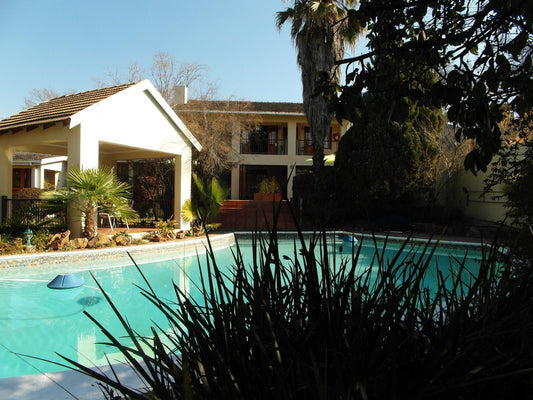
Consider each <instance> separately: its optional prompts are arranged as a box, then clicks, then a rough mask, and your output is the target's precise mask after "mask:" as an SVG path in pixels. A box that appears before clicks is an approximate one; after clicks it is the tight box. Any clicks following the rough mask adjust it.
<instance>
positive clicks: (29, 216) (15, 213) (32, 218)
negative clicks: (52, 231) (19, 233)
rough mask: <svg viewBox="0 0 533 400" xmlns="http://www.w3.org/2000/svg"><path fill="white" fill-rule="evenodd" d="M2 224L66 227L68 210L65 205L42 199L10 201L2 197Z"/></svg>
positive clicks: (0, 220)
mask: <svg viewBox="0 0 533 400" xmlns="http://www.w3.org/2000/svg"><path fill="white" fill-rule="evenodd" d="M0 215H1V219H0V222H1V223H7V222H9V221H11V222H12V223H17V224H21V225H33V226H35V225H44V224H46V223H48V222H50V223H54V224H58V225H66V216H67V210H66V205H65V204H64V203H53V202H50V201H45V200H42V199H9V198H7V196H2V201H1V213H0Z"/></svg>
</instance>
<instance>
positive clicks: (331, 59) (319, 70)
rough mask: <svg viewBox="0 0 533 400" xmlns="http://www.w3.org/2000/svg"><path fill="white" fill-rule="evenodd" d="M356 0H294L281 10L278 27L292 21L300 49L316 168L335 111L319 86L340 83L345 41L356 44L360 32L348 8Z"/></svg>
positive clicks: (294, 36) (322, 154) (319, 162)
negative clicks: (350, 17)
mask: <svg viewBox="0 0 533 400" xmlns="http://www.w3.org/2000/svg"><path fill="white" fill-rule="evenodd" d="M356 3H357V2H356V1H354V0H318V1H312V0H295V1H294V7H290V8H288V9H287V10H285V11H281V12H278V15H277V21H276V22H277V26H278V28H279V29H281V27H282V26H283V25H284V24H285V22H287V21H289V20H290V21H292V26H291V36H292V39H293V40H294V42H295V45H296V49H297V51H298V65H299V66H300V70H301V72H302V89H303V93H302V94H303V106H304V111H305V115H306V116H307V122H308V123H309V126H310V128H311V134H312V138H313V167H314V169H315V170H319V169H321V168H322V167H323V165H324V139H325V138H326V135H327V134H328V133H329V127H330V125H331V120H332V119H333V113H332V112H331V111H330V109H329V104H328V100H327V98H326V96H324V95H321V94H320V93H319V91H320V85H321V84H322V83H324V81H325V80H326V81H327V82H329V83H330V84H332V85H338V84H339V82H340V70H339V69H338V68H337V66H336V65H335V62H336V61H337V60H340V59H342V58H343V56H344V44H345V42H346V41H347V42H349V43H354V41H355V38H356V35H358V34H359V33H360V32H361V28H360V26H359V25H357V24H354V23H348V19H347V7H348V6H355V4H356Z"/></svg>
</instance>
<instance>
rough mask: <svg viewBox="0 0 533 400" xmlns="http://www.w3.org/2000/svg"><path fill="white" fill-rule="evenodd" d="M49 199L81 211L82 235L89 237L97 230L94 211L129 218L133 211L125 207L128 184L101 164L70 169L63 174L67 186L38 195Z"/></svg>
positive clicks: (127, 196) (132, 215)
mask: <svg viewBox="0 0 533 400" xmlns="http://www.w3.org/2000/svg"><path fill="white" fill-rule="evenodd" d="M42 197H43V198H44V199H47V200H52V201H58V200H59V201H65V202H66V203H67V206H68V207H74V208H75V209H77V210H79V211H80V212H81V213H82V217H83V220H84V227H83V234H84V236H85V237H86V238H88V239H92V238H93V237H95V236H96V235H97V233H98V224H97V222H98V218H97V217H98V211H99V210H104V211H106V212H110V213H113V214H115V215H120V216H121V217H124V218H132V217H135V216H136V215H137V213H136V211H135V210H133V209H132V208H131V207H130V206H129V200H130V198H131V191H130V186H129V185H128V184H127V183H124V182H120V181H119V180H118V178H117V177H116V175H115V173H114V172H113V169H111V168H107V167H102V168H97V169H85V170H80V169H78V168H71V169H70V170H69V171H68V173H67V187H66V188H60V189H59V190H57V191H52V192H46V193H44V194H43V196H42Z"/></svg>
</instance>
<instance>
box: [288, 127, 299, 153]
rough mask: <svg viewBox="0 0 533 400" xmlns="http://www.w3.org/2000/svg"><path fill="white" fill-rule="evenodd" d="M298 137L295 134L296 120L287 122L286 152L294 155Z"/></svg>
mask: <svg viewBox="0 0 533 400" xmlns="http://www.w3.org/2000/svg"><path fill="white" fill-rule="evenodd" d="M297 144H298V138H297V135H296V122H294V121H291V122H289V123H288V124H287V154H288V155H289V156H294V155H296V149H297Z"/></svg>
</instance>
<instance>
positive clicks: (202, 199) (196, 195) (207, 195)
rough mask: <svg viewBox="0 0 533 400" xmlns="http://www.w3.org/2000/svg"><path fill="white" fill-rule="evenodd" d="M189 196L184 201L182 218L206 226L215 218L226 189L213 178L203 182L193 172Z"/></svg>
mask: <svg viewBox="0 0 533 400" xmlns="http://www.w3.org/2000/svg"><path fill="white" fill-rule="evenodd" d="M192 177H193V185H192V190H191V198H190V199H189V200H187V201H186V202H185V204H184V205H183V209H182V215H183V219H185V220H186V221H189V222H191V223H192V224H193V225H194V224H196V225H197V227H199V225H204V227H206V228H208V227H209V226H212V225H213V222H214V221H215V220H216V218H217V216H218V214H219V212H220V207H221V206H222V203H224V200H226V197H227V196H228V190H227V189H224V188H222V186H220V184H219V183H218V181H217V180H216V179H215V178H212V179H211V183H209V184H204V183H203V182H202V180H201V179H200V178H199V177H198V176H197V175H196V174H193V175H192Z"/></svg>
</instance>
